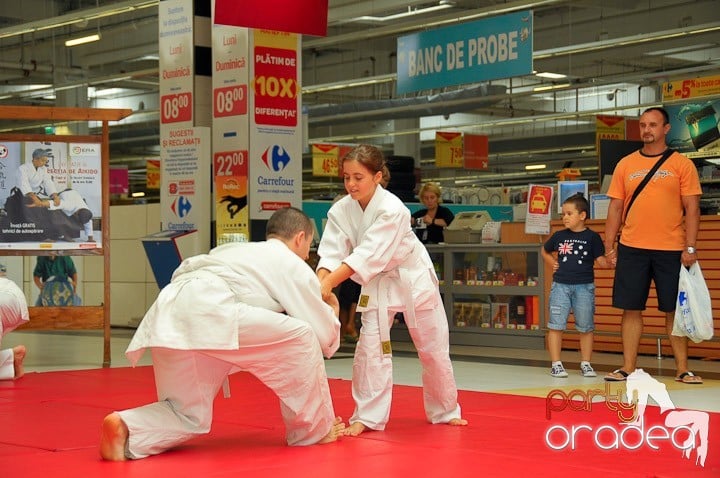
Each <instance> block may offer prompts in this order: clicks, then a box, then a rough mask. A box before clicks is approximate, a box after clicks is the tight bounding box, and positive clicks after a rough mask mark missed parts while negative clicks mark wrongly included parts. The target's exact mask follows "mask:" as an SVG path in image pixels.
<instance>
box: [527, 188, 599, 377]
mask: <svg viewBox="0 0 720 478" xmlns="http://www.w3.org/2000/svg"><path fill="white" fill-rule="evenodd" d="M587 215H588V201H587V199H585V197H583V195H582V193H578V194H575V195H573V196H570V197H569V198H567V199H566V200H565V201H564V202H563V204H562V221H563V224H564V225H565V228H566V229H563V230H561V231H557V232H556V233H555V234H553V235H552V236H551V237H550V239H548V241H547V242H546V243H545V245H544V246H543V249H542V252H541V253H542V257H543V260H544V261H545V262H546V263H547V264H549V265H552V268H553V282H552V288H551V290H550V320H549V321H548V335H547V347H548V352H549V353H550V360H551V361H552V365H551V368H550V375H552V376H553V377H559V378H564V377H567V376H568V373H567V372H566V371H565V367H564V366H563V364H562V361H561V360H560V351H561V350H562V334H563V331H564V330H565V329H566V328H567V321H568V316H569V315H570V312H571V311H572V313H573V315H574V316H575V329H576V330H577V331H578V332H580V356H581V360H582V361H581V362H580V371H581V372H582V374H583V377H596V376H597V374H596V373H595V370H593V368H592V365H590V358H591V356H592V349H593V330H595V321H594V319H593V316H594V315H595V274H594V271H593V265H594V263H595V261H596V260H597V262H598V265H600V266H601V267H607V266H608V264H607V260H606V258H605V255H604V254H605V246H604V245H603V241H602V238H601V237H600V235H599V234H598V233H597V232H595V231H592V230H590V229H588V228H587V227H586V226H585V220H586V219H587Z"/></svg>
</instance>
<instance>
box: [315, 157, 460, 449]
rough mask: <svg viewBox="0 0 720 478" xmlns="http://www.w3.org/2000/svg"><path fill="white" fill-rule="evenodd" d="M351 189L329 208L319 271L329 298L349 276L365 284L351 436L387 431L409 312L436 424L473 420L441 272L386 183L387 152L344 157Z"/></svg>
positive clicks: (427, 405)
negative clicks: (452, 349) (399, 328)
mask: <svg viewBox="0 0 720 478" xmlns="http://www.w3.org/2000/svg"><path fill="white" fill-rule="evenodd" d="M342 168H343V177H344V181H345V189H346V190H347V192H348V195H347V196H345V197H344V198H342V199H340V200H339V201H338V202H336V203H335V204H334V205H333V206H332V207H331V208H330V211H329V212H328V222H327V225H326V227H325V230H324V232H323V235H322V239H321V241H320V246H319V248H318V255H319V256H320V261H319V263H318V266H317V274H318V277H319V278H320V281H321V289H322V294H323V297H328V296H329V295H332V289H333V288H334V287H336V286H337V285H338V284H340V283H341V282H342V281H344V280H345V279H347V278H348V277H352V279H353V280H354V281H356V282H358V283H359V284H361V285H362V291H361V294H360V299H359V301H358V307H357V310H358V311H360V312H362V329H361V331H360V340H359V342H358V344H357V348H356V349H355V358H354V361H353V377H352V394H353V399H354V400H355V412H354V413H353V416H352V417H351V418H350V426H349V427H348V428H346V429H345V431H344V433H345V434H346V435H352V436H357V435H359V434H360V433H362V432H363V431H364V430H365V429H366V428H370V429H372V430H384V429H385V425H386V424H387V422H388V419H389V417H390V402H391V399H392V358H391V347H390V327H391V324H392V321H393V317H394V315H395V313H396V312H403V313H404V316H405V322H406V324H407V326H408V330H409V332H410V337H411V338H412V340H413V343H414V344H415V348H416V349H417V352H418V357H419V358H420V363H421V364H422V368H423V373H422V382H423V389H424V390H423V392H424V393H423V398H424V405H425V414H426V416H427V419H428V421H429V422H430V423H447V424H450V425H467V421H466V420H464V419H462V418H461V414H460V405H459V404H458V403H457V387H456V385H455V378H454V375H453V370H452V363H451V362H450V354H449V337H448V321H447V317H446V315H445V310H444V308H443V304H442V300H441V298H440V291H439V288H438V281H437V276H436V275H435V270H434V268H433V264H432V261H431V260H430V256H429V255H428V253H427V251H426V249H425V247H424V246H423V245H422V243H421V242H420V241H419V240H418V239H417V236H416V235H415V233H414V232H413V231H412V229H411V227H410V211H409V210H408V209H407V207H405V205H404V204H403V203H402V201H400V199H398V198H397V197H396V196H395V195H394V194H392V193H390V192H388V191H386V190H385V189H383V187H382V186H381V185H380V182H381V180H382V176H383V170H384V169H386V168H385V160H384V158H383V155H382V152H381V151H380V150H379V149H378V148H376V147H374V146H369V145H361V146H358V147H356V148H355V149H353V150H352V151H351V152H350V153H348V154H347V155H346V156H345V157H344V158H343V161H342Z"/></svg>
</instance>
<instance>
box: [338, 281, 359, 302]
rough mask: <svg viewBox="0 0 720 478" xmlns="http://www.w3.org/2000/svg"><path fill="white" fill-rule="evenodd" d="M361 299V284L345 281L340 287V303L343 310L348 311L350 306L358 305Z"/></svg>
mask: <svg viewBox="0 0 720 478" xmlns="http://www.w3.org/2000/svg"><path fill="white" fill-rule="evenodd" d="M359 297H360V284H358V283H357V282H355V281H354V280H352V279H345V280H344V281H343V282H342V283H341V284H340V286H339V287H338V302H339V303H340V308H341V309H347V308H348V307H350V304H357V301H358V298H359Z"/></svg>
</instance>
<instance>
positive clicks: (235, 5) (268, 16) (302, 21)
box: [214, 0, 328, 37]
mask: <svg viewBox="0 0 720 478" xmlns="http://www.w3.org/2000/svg"><path fill="white" fill-rule="evenodd" d="M327 15H328V0H243V1H241V2H239V1H238V0H215V20H214V22H215V23H216V24H221V25H232V26H238V27H249V28H258V29H261V28H267V29H271V30H277V31H281V32H291V33H302V34H306V35H315V36H323V37H324V36H325V35H327Z"/></svg>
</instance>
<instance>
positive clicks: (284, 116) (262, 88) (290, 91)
mask: <svg viewBox="0 0 720 478" xmlns="http://www.w3.org/2000/svg"><path fill="white" fill-rule="evenodd" d="M250 51H251V52H252V54H251V58H252V62H251V68H252V70H251V71H250V78H251V84H252V88H250V89H249V90H250V91H251V94H250V104H249V111H250V150H249V160H248V168H249V169H248V176H249V178H248V185H249V186H248V201H249V210H250V222H251V224H252V221H253V220H267V219H269V218H270V216H271V215H272V213H273V212H274V211H276V210H277V209H280V208H283V207H288V206H294V207H298V208H299V207H302V145H303V143H302V141H303V138H302V131H301V129H302V128H301V122H300V120H299V116H300V110H301V95H300V72H301V71H302V69H301V65H300V62H301V55H300V37H299V36H298V35H296V34H294V33H284V32H277V31H269V30H251V42H250ZM251 234H252V236H253V237H259V236H261V234H259V233H258V234H256V233H255V232H253V231H251ZM263 234H264V231H263Z"/></svg>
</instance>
